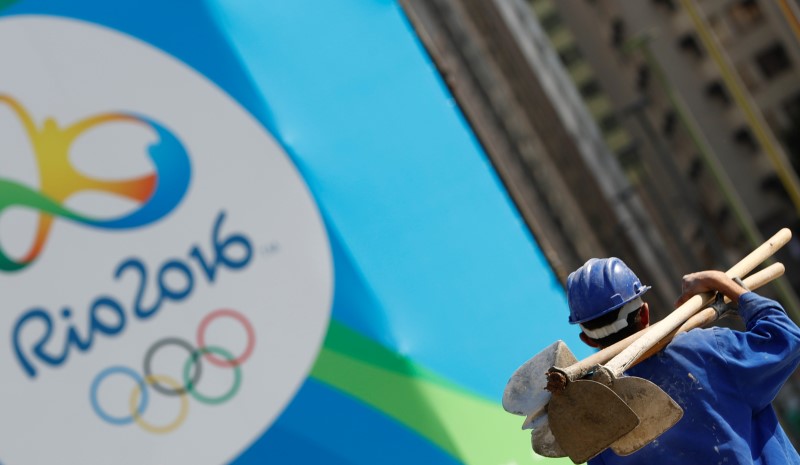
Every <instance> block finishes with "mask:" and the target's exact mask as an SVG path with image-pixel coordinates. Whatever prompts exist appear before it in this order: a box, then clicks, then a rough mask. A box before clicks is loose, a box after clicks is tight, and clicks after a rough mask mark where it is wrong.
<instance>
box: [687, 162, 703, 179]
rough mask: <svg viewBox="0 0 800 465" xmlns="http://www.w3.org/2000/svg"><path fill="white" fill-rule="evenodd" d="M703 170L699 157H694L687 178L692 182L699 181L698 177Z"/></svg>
mask: <svg viewBox="0 0 800 465" xmlns="http://www.w3.org/2000/svg"><path fill="white" fill-rule="evenodd" d="M703 168H704V166H703V161H702V160H700V157H697V156H696V157H694V158H693V159H692V163H691V164H690V165H689V178H690V179H691V180H692V181H697V180H699V179H700V176H701V175H702V174H703Z"/></svg>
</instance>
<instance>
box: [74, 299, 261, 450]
mask: <svg viewBox="0 0 800 465" xmlns="http://www.w3.org/2000/svg"><path fill="white" fill-rule="evenodd" d="M220 317H230V318H233V319H235V320H236V321H238V322H239V323H241V325H242V326H243V327H244V329H245V331H246V332H247V344H246V346H245V349H244V351H243V352H242V354H240V355H239V356H238V357H235V356H234V355H233V354H231V353H230V352H229V351H228V350H226V349H223V348H221V347H218V346H206V345H205V340H206V338H205V333H206V330H207V329H208V326H209V325H210V324H211V322H213V321H214V320H215V319H217V318H220ZM197 342H198V348H195V347H194V346H192V345H191V344H190V343H189V342H187V341H185V340H183V339H180V338H177V337H166V338H163V339H160V340H158V341H156V342H155V343H153V344H152V345H151V346H150V347H149V348H148V349H147V351H146V352H145V356H144V362H143V372H144V376H142V375H140V374H139V373H137V372H136V371H134V370H133V369H131V368H128V367H125V366H112V367H108V368H106V369H104V370H102V371H101V372H100V373H98V374H97V376H95V378H94V381H92V385H91V387H90V389H89V398H90V401H91V404H92V408H93V409H94V412H95V413H96V414H97V416H98V417H100V419H102V420H104V421H106V422H107V423H110V424H113V425H127V424H130V423H136V424H137V425H139V427H141V428H142V429H143V430H145V431H147V432H150V433H154V434H165V433H169V432H171V431H174V430H176V429H177V428H178V427H180V426H181V425H182V424H183V422H184V421H185V419H186V417H187V415H188V413H189V398H188V396H187V395H186V394H187V393H188V394H189V395H191V396H192V397H193V398H194V399H196V400H197V401H199V402H202V403H204V404H209V405H219V404H223V403H225V402H227V401H229V400H230V399H232V398H233V397H234V396H235V395H236V394H237V393H238V392H239V388H240V387H241V383H242V370H241V366H240V365H241V364H242V363H244V362H245V361H247V359H248V358H250V355H251V354H252V352H253V349H254V347H255V331H254V329H253V326H252V324H251V323H250V321H249V320H248V319H247V318H245V316H244V315H242V314H241V313H239V312H237V311H235V310H230V309H219V310H215V311H213V312H211V313H209V314H208V315H206V316H205V317H204V318H203V319H202V320H201V322H200V325H199V326H198V328H197ZM168 345H176V346H178V347H180V348H182V349H185V350H186V351H187V352H188V357H187V358H186V362H185V363H184V364H183V372H182V374H183V385H181V383H180V382H179V381H177V380H175V379H173V378H172V377H170V376H167V375H162V374H153V373H152V362H153V358H154V357H155V353H156V352H157V351H158V350H159V349H161V348H163V347H165V346H168ZM220 357H221V358H220ZM203 360H208V361H209V362H210V363H212V364H214V365H217V366H221V367H226V368H233V375H234V379H233V384H232V385H231V388H230V389H228V390H227V392H225V393H223V394H221V395H219V396H209V395H205V394H202V393H200V392H199V391H198V390H197V385H198V383H199V382H200V380H201V375H202V371H203V370H202V361H203ZM116 374H119V375H125V376H128V377H130V378H133V380H134V381H135V383H136V384H135V386H134V387H133V390H132V391H131V394H130V397H129V402H128V404H129V405H128V407H129V411H130V414H129V415H127V416H123V417H120V416H114V415H110V414H109V413H107V412H106V411H105V410H104V409H103V408H102V407H101V406H100V401H99V399H98V391H99V389H100V385H101V384H102V382H103V381H104V380H105V379H106V378H108V377H109V376H111V375H116ZM148 386H151V387H152V388H153V389H154V390H156V391H157V392H159V393H161V394H164V395H167V396H177V397H179V398H180V403H181V404H180V411H179V413H178V416H177V418H175V420H173V421H171V422H170V423H168V424H166V425H154V424H152V423H149V422H147V421H146V420H145V419H144V418H143V415H144V412H145V411H146V410H147V407H148V404H149V389H148Z"/></svg>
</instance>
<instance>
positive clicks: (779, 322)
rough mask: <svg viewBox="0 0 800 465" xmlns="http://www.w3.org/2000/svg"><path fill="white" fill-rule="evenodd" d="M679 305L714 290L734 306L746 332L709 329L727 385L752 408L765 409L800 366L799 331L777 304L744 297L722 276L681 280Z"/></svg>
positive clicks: (705, 274)
mask: <svg viewBox="0 0 800 465" xmlns="http://www.w3.org/2000/svg"><path fill="white" fill-rule="evenodd" d="M683 291H684V293H683V295H682V296H681V297H680V299H678V303H679V304H680V303H682V302H685V301H686V300H688V299H689V298H691V297H692V296H693V295H695V294H698V293H701V292H708V291H718V292H721V293H723V294H724V295H725V296H726V297H729V298H730V299H731V300H733V301H734V302H738V304H739V314H740V315H741V317H742V319H743V320H744V323H745V327H746V331H744V332H741V331H730V330H727V329H722V328H715V329H714V336H715V341H716V345H717V349H718V352H719V354H720V355H721V356H722V358H723V360H724V362H725V364H726V366H727V367H728V368H729V369H730V377H729V379H730V380H731V382H733V383H735V384H736V385H737V387H738V390H739V393H740V395H741V397H742V399H743V400H745V401H746V402H747V403H748V404H749V405H750V406H751V407H752V408H753V409H756V410H758V409H761V408H764V407H766V406H767V405H769V403H770V402H772V400H773V399H774V398H775V396H776V395H777V393H778V390H780V388H781V386H783V383H784V382H786V380H787V379H788V378H789V376H791V374H792V372H793V371H794V370H795V368H797V366H798V363H800V328H798V326H797V325H796V324H795V323H794V322H793V321H792V320H791V318H789V316H788V315H786V312H785V311H784V310H783V308H782V307H781V306H780V304H779V303H778V302H775V301H774V300H771V299H767V298H765V297H762V296H759V295H758V294H755V293H753V292H748V291H747V290H746V289H744V288H742V287H741V286H739V285H738V284H736V282H735V281H733V280H732V279H730V278H729V277H727V276H726V275H725V273H723V272H721V271H702V272H699V273H693V274H690V275H686V276H685V277H684V281H683Z"/></svg>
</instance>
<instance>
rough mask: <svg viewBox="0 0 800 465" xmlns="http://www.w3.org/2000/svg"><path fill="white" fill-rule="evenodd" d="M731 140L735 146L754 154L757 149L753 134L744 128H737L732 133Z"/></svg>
mask: <svg viewBox="0 0 800 465" xmlns="http://www.w3.org/2000/svg"><path fill="white" fill-rule="evenodd" d="M733 140H734V142H736V144H737V145H739V146H741V147H743V148H745V149H747V150H749V151H751V152H755V151H756V150H757V149H758V144H756V140H755V139H754V138H753V134H752V133H751V132H750V130H749V129H747V128H745V127H742V128H739V129H737V130H736V132H734V133H733Z"/></svg>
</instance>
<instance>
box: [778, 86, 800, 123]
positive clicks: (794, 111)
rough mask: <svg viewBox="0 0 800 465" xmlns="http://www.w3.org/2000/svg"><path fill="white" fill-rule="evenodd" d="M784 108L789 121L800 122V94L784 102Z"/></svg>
mask: <svg viewBox="0 0 800 465" xmlns="http://www.w3.org/2000/svg"><path fill="white" fill-rule="evenodd" d="M782 106H783V111H784V112H785V113H786V116H787V117H788V119H789V121H798V122H800V92H798V93H796V94H794V95H793V96H792V97H789V98H788V99H786V100H784V101H783V104H782Z"/></svg>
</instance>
